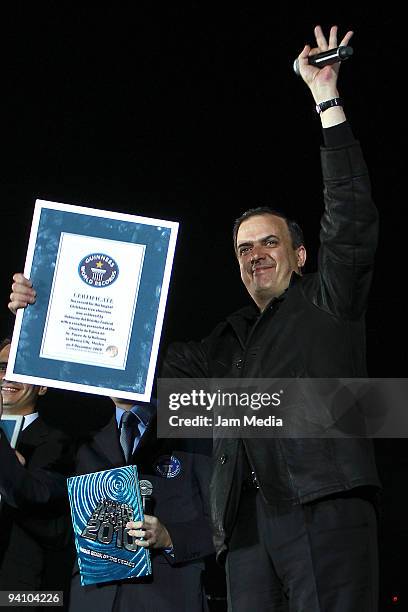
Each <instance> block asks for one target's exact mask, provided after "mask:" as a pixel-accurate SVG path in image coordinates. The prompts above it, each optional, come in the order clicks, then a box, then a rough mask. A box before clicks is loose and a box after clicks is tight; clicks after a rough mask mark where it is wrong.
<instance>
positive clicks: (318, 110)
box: [316, 104, 322, 115]
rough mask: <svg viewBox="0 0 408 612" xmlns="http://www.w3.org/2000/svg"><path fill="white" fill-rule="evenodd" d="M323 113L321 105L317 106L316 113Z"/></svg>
mask: <svg viewBox="0 0 408 612" xmlns="http://www.w3.org/2000/svg"><path fill="white" fill-rule="evenodd" d="M321 112H322V109H321V108H320V105H319V104H316V113H317V114H318V115H320V113H321Z"/></svg>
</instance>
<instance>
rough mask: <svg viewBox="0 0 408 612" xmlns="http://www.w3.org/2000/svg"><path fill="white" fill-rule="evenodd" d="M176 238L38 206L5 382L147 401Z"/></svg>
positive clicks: (80, 210)
mask: <svg viewBox="0 0 408 612" xmlns="http://www.w3.org/2000/svg"><path fill="white" fill-rule="evenodd" d="M177 229H178V224H177V223H174V222H169V221H162V220H156V219H150V218H145V217H137V216H134V215H125V214H121V213H112V212H106V211H98V210H94V209H92V208H85V207H79V206H70V205H66V204H56V203H52V202H45V201H42V200H37V202H36V207H35V212H34V218H33V224H32V229H31V236H30V242H29V247H28V252H27V259H26V265H25V270H24V275H25V276H26V277H27V278H30V279H31V281H32V283H33V286H34V287H35V289H36V292H37V298H36V301H35V304H33V305H31V306H30V307H29V308H27V309H25V310H24V312H23V311H18V313H17V319H16V326H15V330H14V334H13V341H12V346H11V351H10V358H9V365H8V369H7V377H9V378H10V379H12V380H17V381H22V382H30V383H34V384H46V385H48V386H51V387H52V386H54V387H58V388H65V389H72V390H77V391H86V392H89V393H96V394H100V395H111V396H120V397H123V398H125V399H135V400H139V401H149V399H150V394H151V388H152V383H153V375H154V370H155V366H156V360H157V353H158V348H159V341H160V334H161V328H162V323H163V316H164V309H165V303H166V298H167V292H168V287H169V281H170V274H171V267H172V262H173V256H174V249H175V243H176V236H177Z"/></svg>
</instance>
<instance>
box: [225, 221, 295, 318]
mask: <svg viewBox="0 0 408 612" xmlns="http://www.w3.org/2000/svg"><path fill="white" fill-rule="evenodd" d="M237 257H238V262H239V267H240V271H241V278H242V282H243V283H244V285H245V287H246V288H247V290H248V293H249V294H250V296H251V297H252V299H253V300H254V302H255V303H256V304H257V306H258V307H259V308H260V309H261V310H263V309H264V308H265V306H266V305H267V304H268V303H269V302H270V300H271V299H272V298H274V297H277V296H279V295H281V294H282V293H283V292H284V291H285V289H286V288H287V287H288V286H289V281H290V277H291V274H292V272H293V271H294V270H295V271H299V268H300V267H302V266H303V265H304V263H305V260H306V251H305V248H304V247H303V246H301V247H299V248H297V249H294V248H293V246H292V239H291V237H290V233H289V229H288V226H287V223H286V221H285V219H282V218H281V217H276V216H275V215H272V214H263V215H254V216H253V217H250V218H249V219H246V220H245V221H243V222H242V223H241V225H240V227H239V229H238V234H237Z"/></svg>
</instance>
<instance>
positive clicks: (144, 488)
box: [139, 480, 153, 514]
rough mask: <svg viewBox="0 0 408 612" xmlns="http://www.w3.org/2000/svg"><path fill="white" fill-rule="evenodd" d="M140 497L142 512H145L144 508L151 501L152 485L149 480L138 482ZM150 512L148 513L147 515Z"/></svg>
mask: <svg viewBox="0 0 408 612" xmlns="http://www.w3.org/2000/svg"><path fill="white" fill-rule="evenodd" d="M139 486H140V495H141V496H142V504H143V512H146V506H147V504H148V503H149V502H151V501H152V498H151V495H152V493H153V485H152V483H151V482H150V480H141V481H140V482H139ZM149 513H150V512H148V514H149Z"/></svg>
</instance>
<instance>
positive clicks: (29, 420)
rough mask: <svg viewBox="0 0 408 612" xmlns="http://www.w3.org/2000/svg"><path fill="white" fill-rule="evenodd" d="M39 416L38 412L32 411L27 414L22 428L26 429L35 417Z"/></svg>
mask: <svg viewBox="0 0 408 612" xmlns="http://www.w3.org/2000/svg"><path fill="white" fill-rule="evenodd" d="M37 417H38V412H32V413H31V414H25V415H24V420H23V427H22V429H26V427H28V426H29V425H31V423H32V422H33V421H35V419H36V418H37Z"/></svg>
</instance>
